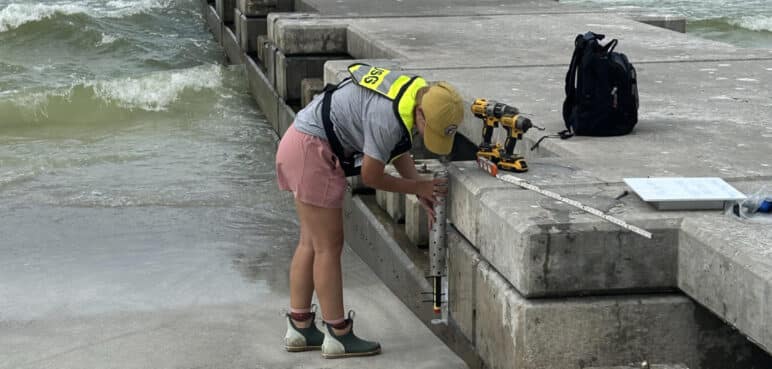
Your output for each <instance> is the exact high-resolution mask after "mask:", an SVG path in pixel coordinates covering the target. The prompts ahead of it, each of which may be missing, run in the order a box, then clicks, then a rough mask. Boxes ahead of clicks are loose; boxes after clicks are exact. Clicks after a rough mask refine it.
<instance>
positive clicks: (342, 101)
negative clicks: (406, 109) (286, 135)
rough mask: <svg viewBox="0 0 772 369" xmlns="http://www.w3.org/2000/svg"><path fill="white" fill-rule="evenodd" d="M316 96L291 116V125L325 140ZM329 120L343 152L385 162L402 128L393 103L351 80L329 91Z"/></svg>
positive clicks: (318, 99)
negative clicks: (332, 91)
mask: <svg viewBox="0 0 772 369" xmlns="http://www.w3.org/2000/svg"><path fill="white" fill-rule="evenodd" d="M323 96H324V94H319V95H317V96H316V97H315V98H314V99H313V100H312V101H311V102H310V103H308V105H306V107H305V108H303V110H301V111H299V112H298V113H297V114H296V115H295V128H296V129H297V130H298V131H300V132H303V133H306V134H309V135H312V136H316V137H320V138H323V139H325V140H326V139H327V135H326V134H325V133H324V125H323V124H322V97H323ZM330 120H332V123H333V124H334V126H335V134H336V135H337V136H338V140H340V144H341V145H342V146H343V150H344V151H345V153H346V155H351V153H354V152H362V153H365V154H366V155H368V156H371V157H373V158H375V159H378V160H379V161H381V162H382V163H387V162H388V160H389V158H390V156H391V152H392V150H394V147H395V146H396V145H397V143H398V142H399V141H400V140H401V139H402V135H403V132H404V128H403V126H402V123H401V122H400V121H399V120H398V119H397V116H396V115H395V114H394V102H393V101H391V100H389V99H388V98H387V97H385V96H382V95H380V94H378V93H377V92H375V91H371V90H368V89H366V88H363V87H360V86H357V85H356V84H354V83H353V82H349V83H346V84H344V85H342V86H341V87H340V88H339V89H337V90H335V93H333V94H332V101H331V103H330Z"/></svg>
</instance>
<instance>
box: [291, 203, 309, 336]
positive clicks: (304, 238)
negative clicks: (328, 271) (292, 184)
mask: <svg viewBox="0 0 772 369" xmlns="http://www.w3.org/2000/svg"><path fill="white" fill-rule="evenodd" d="M299 204H300V203H299V202H298V201H297V200H295V206H296V207H297V208H298V217H300V240H299V241H298V246H297V248H296V249H295V255H294V256H293V257H292V264H290V275H289V277H290V307H291V308H293V309H306V308H308V307H310V306H311V298H312V296H313V293H314V273H313V271H314V248H313V244H312V242H311V237H310V231H309V229H308V228H307V226H306V224H305V222H304V220H303V218H302V217H301V212H300V208H299V206H300V205H299ZM293 321H294V320H293ZM294 322H295V325H296V326H298V327H300V328H306V327H308V326H310V325H311V324H312V323H313V322H311V321H305V322H298V321H294Z"/></svg>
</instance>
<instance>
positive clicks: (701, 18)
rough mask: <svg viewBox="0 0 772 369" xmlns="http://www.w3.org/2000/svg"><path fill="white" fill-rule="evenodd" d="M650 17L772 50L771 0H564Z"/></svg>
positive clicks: (718, 39)
mask: <svg viewBox="0 0 772 369" xmlns="http://www.w3.org/2000/svg"><path fill="white" fill-rule="evenodd" d="M560 1H561V2H563V3H570V4H586V5H588V6H592V7H603V8H606V9H617V10H634V11H641V12H643V13H646V14H655V15H656V14H676V15H682V16H685V17H686V18H687V20H688V23H687V32H689V33H693V34H695V35H698V36H701V37H705V38H708V39H712V40H717V41H723V42H728V43H731V44H735V45H739V46H745V47H760V48H772V1H770V0H560Z"/></svg>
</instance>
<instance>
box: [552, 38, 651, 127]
mask: <svg viewBox="0 0 772 369" xmlns="http://www.w3.org/2000/svg"><path fill="white" fill-rule="evenodd" d="M604 37H605V36H604V35H601V34H596V33H592V32H587V33H585V34H584V35H578V36H576V41H575V48H574V55H573V57H572V58H571V66H570V67H569V68H568V74H567V75H566V100H565V101H564V102H563V120H564V121H565V123H566V129H567V130H568V132H565V131H564V132H563V135H565V134H566V133H568V135H567V136H568V137H570V135H571V134H572V133H573V134H575V135H579V136H619V135H625V134H628V133H630V131H632V130H633V127H635V124H636V123H638V83H637V76H636V73H635V68H634V67H633V65H632V64H630V61H629V60H628V59H627V56H625V54H622V53H616V52H614V48H615V47H616V46H617V43H618V41H617V40H616V39H614V40H611V41H610V42H609V43H607V44H606V45H601V44H600V43H599V42H598V41H600V40H603V38H604Z"/></svg>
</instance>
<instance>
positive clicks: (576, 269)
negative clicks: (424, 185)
mask: <svg viewBox="0 0 772 369" xmlns="http://www.w3.org/2000/svg"><path fill="white" fill-rule="evenodd" d="M522 177H523V178H525V177H526V176H522ZM453 184H456V182H454V183H453ZM455 190H457V188H454V191H455ZM551 190H552V191H554V192H557V193H559V194H561V195H563V196H565V197H567V198H570V199H573V200H576V201H579V202H581V203H583V204H585V205H587V206H590V207H593V208H596V209H605V210H607V211H610V212H611V213H612V214H613V215H615V216H616V217H619V218H621V219H623V220H627V221H629V222H630V223H633V224H636V225H638V226H640V227H642V228H644V229H647V230H649V231H650V232H652V233H653V238H652V239H646V238H644V237H641V236H639V235H637V234H635V233H632V232H630V231H627V230H625V229H623V228H620V227H618V226H616V225H614V224H612V223H610V222H607V221H605V220H603V219H601V218H598V217H596V216H594V215H590V214H588V213H586V212H584V211H582V210H579V209H577V208H574V207H572V206H570V205H568V204H565V203H562V202H559V201H556V200H553V199H551V198H548V197H545V196H542V195H541V194H538V193H536V192H533V191H528V190H523V189H519V188H518V187H512V188H509V189H503V188H502V189H498V190H495V191H489V192H487V193H484V194H483V195H482V196H481V197H480V212H479V214H477V216H478V217H479V220H478V221H477V225H478V232H477V236H476V237H477V239H476V241H475V246H477V248H478V249H479V250H480V252H481V253H482V255H483V257H484V258H485V259H486V260H489V261H490V262H491V263H492V264H493V265H494V266H495V268H496V270H498V271H499V272H500V273H501V274H502V275H503V276H504V277H505V278H506V279H507V280H508V281H509V282H511V283H512V284H513V285H514V286H515V288H517V290H518V291H520V293H522V294H523V295H525V296H526V297H529V298H530V297H544V296H571V295H585V294H593V293H604V294H607V293H611V291H619V292H622V291H625V292H628V291H638V292H640V291H651V290H672V289H674V288H675V287H676V275H677V266H676V264H677V242H678V233H679V225H680V221H681V218H680V216H679V215H677V214H674V213H654V212H653V211H651V210H649V212H648V214H647V211H646V210H644V206H646V204H644V203H640V200H638V199H635V198H631V197H630V196H628V197H625V198H621V199H619V200H618V199H616V197H617V196H618V195H619V194H620V193H622V192H623V191H624V190H625V187H624V186H622V185H607V184H598V185H588V186H576V185H574V186H560V187H553V188H551ZM643 214H646V215H648V216H643ZM453 219H456V217H454V218H453Z"/></svg>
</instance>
